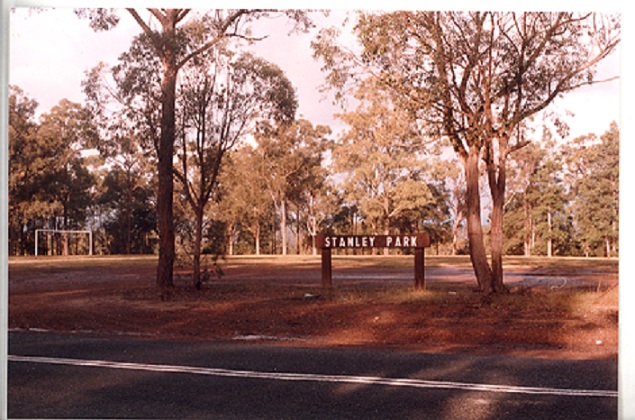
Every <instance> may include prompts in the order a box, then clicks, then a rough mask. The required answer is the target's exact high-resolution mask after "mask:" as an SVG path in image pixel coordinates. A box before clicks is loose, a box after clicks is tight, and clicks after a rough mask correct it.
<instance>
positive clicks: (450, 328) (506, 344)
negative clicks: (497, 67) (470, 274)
mask: <svg viewBox="0 0 635 420" xmlns="http://www.w3.org/2000/svg"><path fill="white" fill-rule="evenodd" d="M430 260H433V259H428V262H429V263H432V264H434V261H430ZM336 263H337V267H338V269H342V268H350V267H355V268H356V270H358V271H359V272H362V273H363V272H365V270H372V271H373V273H377V270H376V267H377V266H380V267H382V266H383V267H400V266H402V265H407V264H411V263H412V262H411V260H410V259H409V258H387V259H386V258H384V259H359V258H357V259H355V258H353V257H346V256H342V257H340V259H338V260H337V262H336ZM437 263H438V264H440V265H439V266H449V267H452V261H451V259H439V260H438V261H437ZM154 264H155V260H154V259H152V258H130V259H126V258H92V259H73V260H68V261H65V260H60V259H50V258H49V259H46V258H45V259H39V260H36V261H31V262H26V261H25V260H17V261H16V260H12V261H11V263H10V275H9V295H10V296H9V324H10V329H22V330H28V329H42V330H52V331H59V332H73V333H84V334H98V335H106V336H108V335H130V336H135V337H147V338H153V339H177V340H204V341H211V340H233V341H234V340H238V341H245V342H252V341H257V342H261V343H262V342H266V343H270V344H275V345H297V346H367V347H383V348H398V349H408V350H413V351H426V352H436V351H445V352H473V353H487V354H508V355H522V356H534V357H558V358H604V357H615V356H616V354H617V336H618V333H617V331H618V329H617V327H618V288H617V287H613V288H612V289H608V288H607V286H605V287H604V288H603V289H602V290H601V291H600V292H598V291H596V289H595V288H586V289H581V288H563V289H559V288H550V287H548V286H544V287H516V288H514V289H513V292H512V293H510V294H509V295H503V296H489V297H488V296H483V295H481V294H479V293H475V292H474V291H473V285H472V284H464V283H444V282H439V283H432V284H430V285H429V288H428V289H427V290H424V291H416V290H413V288H412V287H411V286H408V285H399V284H398V285H394V284H391V285H387V284H382V283H381V282H375V283H370V284H368V283H367V284H355V283H346V282H343V281H342V282H339V283H338V284H337V285H336V287H334V288H333V289H331V290H324V289H321V288H320V287H319V284H310V283H306V282H302V281H295V280H294V279H295V278H296V277H297V278H298V279H300V278H302V277H306V273H307V272H308V271H307V270H315V269H318V270H319V259H316V258H314V257H303V258H302V257H296V258H289V259H286V260H285V259H282V258H263V257H261V258H247V257H245V258H233V259H230V260H229V261H228V262H227V263H226V264H225V271H226V272H227V274H228V275H227V276H226V277H225V278H223V279H221V280H213V281H211V282H209V283H206V284H205V287H204V288H203V290H200V291H196V290H194V289H193V288H191V287H190V286H189V284H188V277H187V270H186V269H185V268H180V271H179V276H178V277H177V286H176V287H175V288H174V290H173V291H172V293H171V296H170V298H169V299H168V300H167V301H164V300H162V299H161V296H160V294H159V292H158V290H157V289H156V288H155V286H154V285H153V282H154V280H153V277H154ZM446 264H449V265H446ZM456 264H457V266H463V264H464V261H463V259H457V260H456ZM523 264H525V266H527V267H528V268H527V267H525V268H524V269H527V270H530V271H532V270H540V271H541V275H543V274H542V273H543V272H544V271H546V270H548V271H550V272H553V275H554V276H558V275H562V272H563V270H564V271H565V272H566V273H567V274H568V275H576V274H578V275H583V274H584V273H586V272H588V270H589V269H591V268H592V269H593V270H594V272H593V275H594V276H600V277H601V276H606V277H607V278H608V277H611V276H616V270H617V268H616V267H617V263H616V262H613V263H608V264H607V265H602V264H596V265H593V266H589V265H588V263H587V262H585V261H583V262H571V263H567V264H565V265H563V268H562V269H561V270H560V271H559V270H558V267H557V266H550V265H549V266H546V268H545V267H543V266H541V265H538V263H537V262H536V261H533V262H531V261H529V262H528V261H524V262H523ZM519 265H520V264H519ZM510 269H513V266H512V267H510ZM576 270H577V271H576ZM251 272H253V273H255V274H254V276H253V277H250V278H249V279H248V280H245V279H244V278H243V279H242V280H240V279H239V280H232V278H233V277H232V274H233V273H251ZM294 273H295V274H294ZM602 273H604V274H602ZM278 275H279V276H280V278H284V279H286V280H285V281H279V282H276V281H271V280H267V281H260V280H259V279H260V276H261V277H262V278H265V277H266V278H268V279H271V278H276V276H278ZM236 278H238V277H236ZM607 284H608V283H607Z"/></svg>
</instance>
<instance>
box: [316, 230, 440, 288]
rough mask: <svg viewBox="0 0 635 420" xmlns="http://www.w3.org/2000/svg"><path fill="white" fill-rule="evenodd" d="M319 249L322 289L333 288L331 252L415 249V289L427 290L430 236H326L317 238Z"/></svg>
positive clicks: (420, 234) (321, 235)
mask: <svg viewBox="0 0 635 420" xmlns="http://www.w3.org/2000/svg"><path fill="white" fill-rule="evenodd" d="M315 243H316V246H317V248H320V249H321V250H322V287H323V288H327V289H329V288H331V287H332V286H333V276H332V274H333V271H332V266H331V250H332V249H337V248H414V250H415V272H414V277H415V288H416V289H425V287H426V280H425V251H424V250H425V248H426V247H429V246H430V236H428V235H427V234H425V233H417V234H414V235H325V234H320V235H317V236H316V237H315Z"/></svg>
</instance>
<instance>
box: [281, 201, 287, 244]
mask: <svg viewBox="0 0 635 420" xmlns="http://www.w3.org/2000/svg"><path fill="white" fill-rule="evenodd" d="M280 234H281V235H282V255H287V200H286V199H284V198H283V199H282V200H280Z"/></svg>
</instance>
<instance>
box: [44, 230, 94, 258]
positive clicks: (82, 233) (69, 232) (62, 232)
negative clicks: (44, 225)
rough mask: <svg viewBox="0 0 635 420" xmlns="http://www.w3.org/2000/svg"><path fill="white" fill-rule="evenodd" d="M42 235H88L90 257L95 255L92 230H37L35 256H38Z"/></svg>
mask: <svg viewBox="0 0 635 420" xmlns="http://www.w3.org/2000/svg"><path fill="white" fill-rule="evenodd" d="M40 233H45V234H60V235H64V234H75V235H78V234H79V235H88V255H93V231H92V230H66V229H35V256H36V257H37V256H38V248H39V242H38V241H39V237H40Z"/></svg>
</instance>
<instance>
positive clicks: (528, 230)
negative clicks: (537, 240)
mask: <svg viewBox="0 0 635 420" xmlns="http://www.w3.org/2000/svg"><path fill="white" fill-rule="evenodd" d="M523 214H524V216H525V217H524V238H523V248H524V251H525V257H531V242H532V241H531V235H532V220H531V209H530V207H529V203H527V194H525V195H524V199H523Z"/></svg>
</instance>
